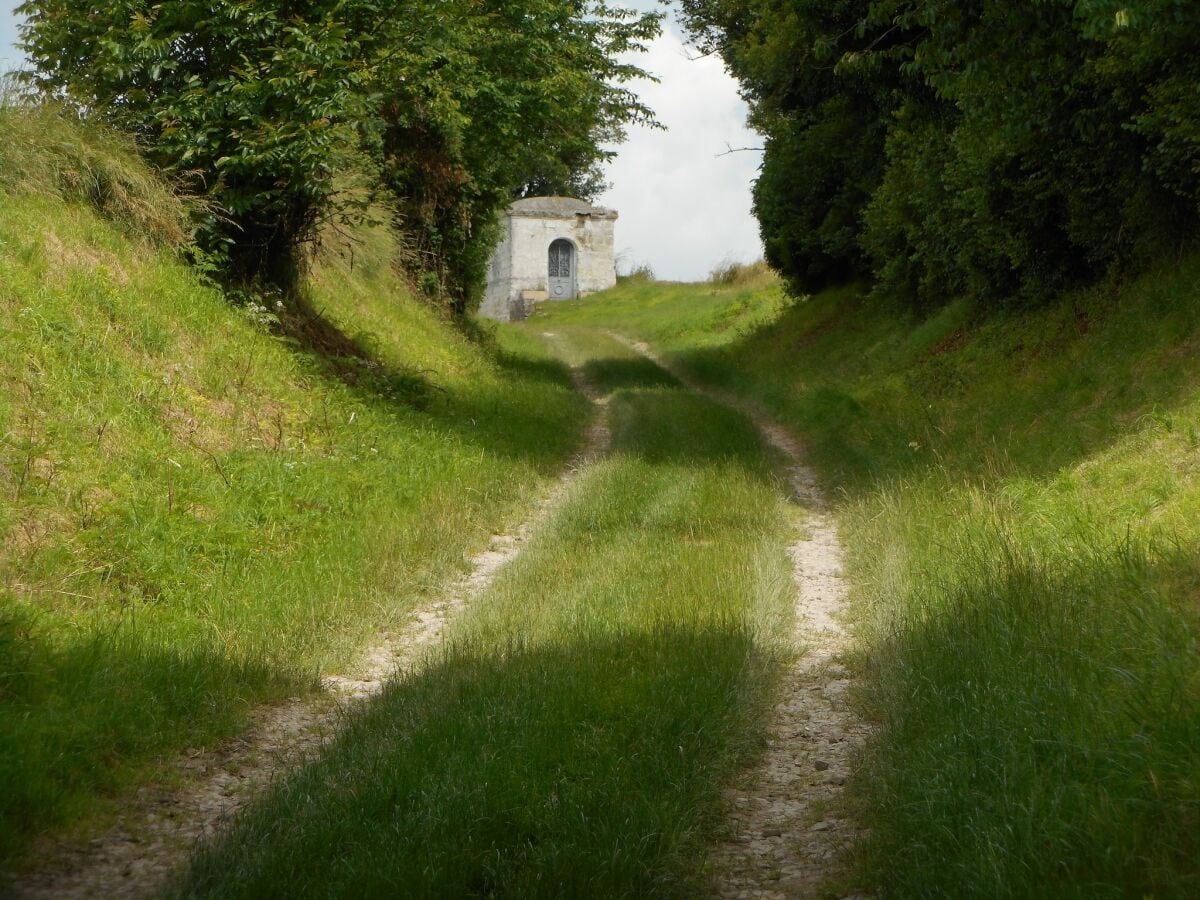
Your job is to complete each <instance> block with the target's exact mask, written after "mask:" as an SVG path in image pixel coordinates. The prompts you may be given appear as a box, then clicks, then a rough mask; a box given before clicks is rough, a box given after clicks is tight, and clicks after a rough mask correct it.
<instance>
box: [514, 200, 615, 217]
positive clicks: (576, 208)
mask: <svg viewBox="0 0 1200 900" xmlns="http://www.w3.org/2000/svg"><path fill="white" fill-rule="evenodd" d="M508 212H509V214H510V215H514V216H529V217H532V218H539V219H569V218H571V217H573V216H595V217H596V218H613V219H615V218H616V217H617V214H616V212H615V211H614V210H611V209H605V208H604V207H602V206H593V205H592V204H590V203H588V202H587V201H586V200H576V199H575V198H574V197H525V198H524V199H522V200H517V201H516V202H514V203H513V204H512V206H510V207H509V208H508Z"/></svg>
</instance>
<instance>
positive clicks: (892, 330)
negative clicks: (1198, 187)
mask: <svg viewBox="0 0 1200 900" xmlns="http://www.w3.org/2000/svg"><path fill="white" fill-rule="evenodd" d="M1198 283H1200V258H1195V257H1193V258H1191V259H1187V260H1184V261H1183V262H1182V263H1181V264H1180V265H1179V266H1176V267H1171V268H1169V269H1164V270H1163V271H1159V272H1155V273H1151V274H1149V275H1147V276H1145V277H1143V278H1141V279H1140V280H1138V281H1135V282H1133V283H1130V284H1127V285H1124V286H1122V287H1120V288H1119V289H1116V288H1107V289H1106V288H1097V289H1094V290H1091V291H1087V292H1084V293H1080V294H1076V295H1072V296H1069V297H1066V298H1063V300H1062V302H1060V303H1059V304H1057V305H1055V306H1053V307H1051V308H1048V309H1044V310H1040V311H1036V312H1030V313H1026V314H1022V315H1013V316H1009V317H1001V318H994V319H988V320H985V321H979V320H977V319H975V318H974V317H972V315H971V313H970V310H968V309H967V308H965V307H963V306H961V305H951V306H950V307H948V308H946V309H945V310H943V311H942V312H940V313H939V314H938V315H936V316H935V317H933V318H932V319H929V320H925V321H914V320H911V319H910V318H909V317H907V316H904V315H902V314H899V313H896V312H894V311H892V310H889V309H886V308H884V307H882V306H879V305H871V304H869V303H867V302H866V301H865V300H863V298H862V297H861V296H860V295H859V294H858V293H857V292H856V291H855V290H853V289H844V290H841V291H834V292H830V293H827V294H825V295H821V296H817V297H814V298H811V299H809V300H805V301H801V302H797V303H794V304H792V305H790V306H786V307H785V306H783V305H781V301H780V295H779V292H778V288H777V287H774V286H771V285H769V284H760V285H757V286H754V285H750V286H744V287H740V288H739V287H719V288H718V287H711V286H705V285H690V286H687V285H654V284H645V283H643V284H636V283H628V284H625V285H623V286H620V287H618V288H617V289H616V290H614V291H612V292H610V293H608V294H606V295H604V296H601V297H597V298H594V299H591V300H588V301H584V302H581V303H576V304H570V305H563V306H560V307H555V308H553V309H552V310H551V311H549V312H548V314H547V316H546V317H543V318H539V319H537V320H535V323H534V324H535V325H536V326H537V327H561V325H562V323H586V324H590V325H593V326H595V325H602V326H606V327H613V328H616V329H618V330H621V331H624V332H626V333H629V334H631V335H637V336H640V337H642V338H645V339H648V340H650V341H651V342H653V343H655V344H657V345H658V346H659V347H660V348H661V349H664V350H666V351H667V352H669V353H671V354H672V355H673V357H674V358H675V360H676V361H677V362H678V363H679V364H680V365H682V366H685V367H686V368H687V369H688V370H689V371H691V372H693V373H694V374H695V375H697V376H698V377H701V378H704V379H707V380H708V381H710V382H712V383H715V384H720V385H723V386H725V387H728V388H731V389H733V390H735V391H737V392H739V393H742V394H744V395H745V396H748V397H752V398H754V399H756V400H757V401H758V402H761V403H762V405H763V406H765V407H767V408H769V409H770V410H772V411H773V412H775V413H776V414H777V415H779V416H780V417H781V418H782V419H784V420H785V421H787V422H788V423H790V424H791V425H792V426H794V427H795V428H796V429H797V430H798V431H799V432H800V433H802V434H804V435H805V436H806V437H807V440H808V445H809V448H810V452H811V455H812V458H813V461H814V462H815V463H816V464H818V465H819V466H820V468H821V469H822V470H823V471H824V473H825V474H826V476H827V478H828V480H829V481H830V482H831V483H832V484H833V485H834V486H836V487H837V488H838V489H839V490H840V494H841V497H842V500H841V503H840V514H841V515H840V517H841V521H842V524H843V534H844V537H845V539H846V541H847V543H848V545H849V552H850V559H851V574H852V576H853V580H854V584H855V593H854V605H855V610H856V615H857V618H858V621H859V624H860V634H861V636H862V638H863V647H864V649H863V654H862V658H861V660H860V665H861V667H862V671H863V673H864V674H865V675H866V678H865V684H866V687H865V689H864V696H863V698H862V699H863V703H864V707H865V709H866V710H867V711H868V714H869V715H871V716H872V717H874V718H875V719H877V720H878V721H879V722H880V724H881V726H882V728H881V731H880V733H879V736H878V739H877V740H876V741H875V742H874V743H873V745H872V747H871V749H870V752H869V753H868V754H867V756H866V758H865V759H864V765H863V768H862V771H861V772H860V774H859V777H858V778H857V780H856V791H857V795H858V796H859V798H860V799H861V801H862V803H863V813H862V814H863V816H864V820H865V822H866V824H868V825H870V826H871V828H872V831H871V839H870V841H869V842H868V844H867V846H866V847H865V848H863V853H862V855H861V860H860V861H861V865H862V872H863V874H864V877H866V878H869V879H872V880H874V882H875V883H878V884H887V885H888V886H889V891H890V893H894V894H895V895H898V896H915V895H943V896H972V895H973V896H983V897H998V896H1030V895H1034V896H1044V895H1045V896H1051V895H1052V896H1063V895H1073V894H1074V895H1082V896H1129V895H1136V894H1151V893H1156V894H1162V895H1166V896H1172V895H1173V896H1191V895H1194V894H1195V893H1196V892H1197V891H1198V890H1200V837H1198V836H1200V654H1198V646H1197V635H1198V631H1197V625H1198V612H1200V610H1198V608H1197V598H1198V597H1200V562H1198V560H1200V556H1198V554H1197V550H1198V549H1200V547H1198V543H1200V391H1198V388H1200V368H1198V367H1197V364H1196V352H1197V349H1198V348H1200V303H1198V302H1197V300H1198V299H1200V298H1198V297H1197V287H1196V285H1197V284H1198Z"/></svg>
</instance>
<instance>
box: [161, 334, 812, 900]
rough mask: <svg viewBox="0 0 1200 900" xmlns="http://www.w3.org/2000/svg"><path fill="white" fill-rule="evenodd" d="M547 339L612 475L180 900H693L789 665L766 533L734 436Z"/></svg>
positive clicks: (587, 484)
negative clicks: (599, 397) (784, 664)
mask: <svg viewBox="0 0 1200 900" xmlns="http://www.w3.org/2000/svg"><path fill="white" fill-rule="evenodd" d="M533 334H536V332H533ZM560 337H562V336H561V335H560ZM565 339H566V340H567V341H569V346H568V347H567V348H566V352H567V354H568V355H569V356H571V357H573V358H575V359H579V360H585V359H591V360H592V363H591V365H590V371H589V375H590V377H591V380H592V381H593V382H594V383H595V384H597V385H598V386H600V387H601V389H603V390H606V391H611V392H612V397H611V402H610V406H611V412H612V429H613V454H612V456H611V458H610V459H608V460H606V461H604V462H602V463H599V464H597V465H596V466H595V468H594V469H593V470H591V471H590V472H588V473H587V474H585V475H584V476H583V477H582V479H581V480H580V481H579V482H577V483H576V484H575V485H574V487H573V488H572V490H571V492H570V495H569V496H568V498H567V499H566V501H565V502H564V504H563V506H562V507H561V508H560V509H559V510H558V511H557V512H556V514H555V515H554V516H553V518H552V520H551V521H550V522H549V524H548V525H547V526H546V528H545V530H544V531H543V532H542V533H540V534H539V535H538V536H537V537H536V538H535V540H534V541H533V542H532V544H531V545H530V546H529V547H528V549H527V550H526V551H525V552H524V553H523V554H522V555H521V556H520V557H518V558H517V559H516V560H515V561H514V563H512V564H511V565H510V566H509V567H508V568H506V569H505V570H503V572H502V573H501V575H500V577H499V578H498V580H497V581H496V583H495V584H494V585H493V586H492V588H491V589H490V590H489V591H488V592H487V593H486V594H485V595H484V596H483V597H482V598H480V600H478V601H477V602H476V605H475V606H473V607H472V609H471V610H470V611H469V612H468V613H467V614H466V616H465V618H464V619H463V620H461V621H460V622H459V623H457V625H456V626H455V628H454V630H453V631H452V632H451V636H450V638H449V641H448V644H447V647H446V648H445V650H444V652H438V653H436V654H434V655H433V656H432V657H431V659H430V661H429V664H428V666H427V667H425V668H423V669H422V670H421V671H419V672H418V673H416V674H414V675H413V676H412V677H410V678H408V679H405V680H403V681H400V682H397V683H395V684H393V685H391V686H390V687H389V689H388V690H387V691H386V692H385V693H384V695H383V696H382V697H381V698H380V699H379V701H378V702H376V703H373V704H372V706H371V708H370V709H369V710H368V711H366V712H365V713H364V714H363V715H361V716H358V717H356V718H355V719H354V720H353V721H352V722H351V723H350V725H349V727H348V728H347V729H346V730H345V731H344V732H343V733H342V735H341V736H340V737H339V739H338V740H337V742H336V743H335V745H334V746H333V747H332V748H331V749H330V750H329V751H328V752H327V753H325V754H323V756H322V758H321V759H320V760H319V761H317V762H315V763H314V764H313V765H311V766H310V767H309V768H307V769H306V770H304V771H302V772H300V773H298V774H297V775H295V776H293V777H291V778H289V779H287V780H286V781H285V782H284V783H283V784H281V785H280V786H279V787H278V789H277V790H275V791H274V792H273V794H272V795H271V796H270V797H269V798H268V799H267V800H266V801H265V802H263V803H262V804H260V805H258V806H257V807H256V808H255V809H253V810H252V811H251V812H250V813H249V814H248V815H246V816H245V817H243V819H242V820H241V821H240V822H239V823H237V826H236V827H235V828H233V829H232V830H231V831H230V832H228V833H227V834H225V835H224V836H223V837H221V839H220V840H218V841H217V842H216V843H215V844H214V845H213V846H211V847H210V848H209V849H207V850H206V851H205V852H204V853H202V854H201V855H200V856H199V857H198V858H197V860H196V861H195V863H194V867H193V870H192V872H191V875H190V878H189V879H188V881H187V883H186V885H185V886H184V887H182V888H181V893H182V894H183V895H186V896H222V897H225V896H234V897H237V896H245V897H249V896H261V895H262V894H264V893H271V892H272V891H273V890H275V889H277V886H279V885H282V884H286V885H287V892H288V894H289V895H290V896H375V895H383V894H391V893H396V892H400V893H403V894H404V895H406V896H414V897H424V896H429V897H460V896H478V895H482V896H513V897H564V896H588V897H595V896H625V897H631V896H639V897H640V896H655V895H669V896H694V895H695V892H696V891H698V890H701V889H703V888H704V886H705V880H704V875H705V873H704V870H703V853H704V849H705V842H706V840H707V839H708V838H709V837H710V836H711V835H712V833H713V832H714V830H715V829H717V828H718V827H719V826H720V814H721V811H722V803H721V791H722V788H723V786H724V785H725V784H727V783H728V781H729V779H730V777H731V774H732V773H733V772H734V771H736V769H737V768H738V766H739V765H740V764H743V763H744V762H745V760H746V759H747V757H748V756H749V755H750V754H751V753H753V751H754V742H755V736H756V734H757V733H758V729H759V727H760V719H761V716H762V715H763V712H764V709H763V706H764V702H765V699H766V698H767V697H769V696H770V693H771V692H770V685H771V682H772V679H773V677H774V674H775V671H776V667H777V665H778V663H779V662H780V660H781V659H782V655H783V654H784V653H785V652H786V649H787V648H786V647H785V646H784V642H783V637H782V636H783V635H786V634H787V633H788V621H787V620H788V616H789V614H790V602H789V598H790V587H791V585H790V579H789V569H788V564H787V556H786V553H785V547H786V540H787V532H788V527H787V520H786V517H785V516H784V511H783V509H782V508H781V507H782V502H781V499H780V494H779V492H778V487H777V484H776V480H775V476H774V475H773V472H772V467H771V459H770V457H769V455H768V454H769V451H767V450H766V449H765V448H764V447H763V446H762V444H761V443H760V441H759V437H758V435H757V433H756V431H755V429H754V428H753V426H752V425H751V424H750V423H749V422H747V421H746V420H745V419H743V418H741V417H740V416H738V415H736V414H734V413H732V412H730V411H728V410H725V409H722V408H720V407H717V406H714V405H713V404H711V403H710V402H708V401H706V400H703V399H700V398H697V397H695V396H694V395H690V394H689V393H688V392H686V391H684V390H682V389H681V388H680V387H679V385H678V384H676V383H675V382H674V381H673V380H672V379H671V378H670V377H669V376H667V375H666V374H665V373H664V372H662V371H661V370H660V369H658V368H657V367H655V366H653V365H652V364H650V363H647V362H645V361H644V360H641V359H640V358H637V357H635V356H632V355H631V354H630V353H629V351H627V350H626V349H625V348H624V347H622V346H620V345H618V344H615V343H614V342H612V341H609V340H606V339H603V338H599V337H597V336H595V335H589V334H587V333H586V332H583V331H570V330H568V331H566V333H565Z"/></svg>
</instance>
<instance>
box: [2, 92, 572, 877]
mask: <svg viewBox="0 0 1200 900" xmlns="http://www.w3.org/2000/svg"><path fill="white" fill-rule="evenodd" d="M179 211H180V207H179V205H178V203H177V202H176V201H175V200H174V199H172V198H171V197H170V195H169V192H167V190H166V188H164V187H163V186H162V185H159V184H158V183H157V182H154V181H153V179H152V178H150V176H149V175H148V174H147V173H146V172H145V170H144V169H142V168H141V167H140V166H139V165H138V164H137V163H136V160H134V159H133V157H132V156H131V155H130V154H129V153H128V152H127V149H126V148H123V147H121V146H120V145H119V142H117V141H116V139H115V138H111V137H109V136H104V135H98V134H97V133H95V132H93V131H92V130H90V129H89V128H87V127H84V126H82V125H80V124H79V123H73V122H70V121H69V120H66V119H63V118H62V117H60V116H58V115H57V114H54V113H51V112H47V111H45V110H37V109H28V108H21V107H17V108H13V107H11V106H9V107H6V108H4V109H3V110H0V346H2V347H3V353H0V858H3V859H5V860H7V861H8V863H9V864H10V865H11V864H14V863H15V862H16V861H17V860H18V858H19V856H20V854H21V853H22V852H24V850H25V848H27V847H28V844H29V841H30V839H31V838H33V837H36V836H38V835H39V834H41V833H43V832H45V831H46V830H47V829H56V828H57V829H64V828H68V829H70V830H72V831H73V833H74V834H75V835H76V836H83V837H86V836H87V834H88V833H90V832H91V831H92V830H94V828H96V827H98V826H99V825H100V824H102V817H103V815H104V814H105V812H106V811H111V810H113V809H115V803H116V801H119V799H120V798H121V797H122V796H124V795H125V793H126V792H128V791H129V790H131V789H132V788H131V785H133V784H136V783H137V782H138V781H139V780H143V779H146V778H149V777H153V775H154V766H155V765H157V763H158V762H159V761H161V760H164V759H170V758H171V757H172V755H173V754H175V753H176V752H178V751H180V750H183V749H187V748H192V747H203V746H211V745H213V743H214V742H216V741H218V740H219V739H221V738H222V737H223V736H227V735H230V734H232V733H233V732H235V731H236V730H237V729H238V728H239V727H241V726H242V725H243V724H245V721H246V714H247V711H248V709H249V708H250V707H251V706H252V705H253V704H258V703H266V702H271V701H275V700H279V699H281V698H285V697H288V696H293V695H295V694H298V693H304V692H306V691H310V690H315V689H316V684H317V677H318V676H319V675H321V674H325V673H333V672H339V671H345V670H346V668H347V667H351V666H353V665H354V663H355V660H356V658H357V655H358V652H359V651H360V650H361V649H362V648H363V647H364V645H365V644H367V643H368V642H373V641H377V640H378V639H379V635H380V633H381V632H386V631H387V630H388V629H390V628H395V627H397V626H399V625H400V624H401V623H403V622H405V621H406V615H407V611H408V610H409V609H411V607H412V606H413V605H414V604H415V603H417V602H419V601H420V600H421V599H422V598H423V597H426V596H428V595H429V594H430V593H431V592H436V591H438V590H439V589H440V588H441V586H442V585H443V584H444V583H445V582H446V581H447V580H448V579H450V578H452V577H454V576H456V575H457V574H458V573H460V572H461V571H463V569H464V568H465V565H466V562H465V561H466V560H467V559H468V558H469V557H470V555H471V554H472V553H473V552H474V551H475V550H477V549H479V548H481V547H482V546H483V545H484V544H485V543H486V541H487V538H488V536H489V535H490V534H491V533H492V532H493V531H494V530H495V529H497V528H502V527H505V525H506V523H509V522H511V521H512V520H513V519H514V518H515V517H517V516H519V515H521V514H522V512H523V510H524V509H525V508H526V506H527V504H529V503H530V502H531V501H532V499H533V498H534V497H535V496H537V494H538V492H539V491H540V489H541V486H542V485H543V484H544V483H545V482H546V480H547V479H549V478H551V477H553V474H554V473H555V472H557V470H558V469H559V468H560V467H561V466H562V465H563V464H564V462H565V461H566V459H567V458H568V457H569V456H570V454H571V453H572V452H573V450H574V448H575V446H576V445H577V443H578V441H579V439H580V429H581V427H582V424H583V422H584V418H585V416H586V404H585V403H584V402H583V401H582V400H581V399H580V398H579V397H578V396H577V395H576V394H575V393H574V391H573V390H572V389H571V387H570V384H569V381H568V379H567V377H566V373H565V371H564V370H563V369H562V367H561V366H558V365H556V364H554V363H552V362H550V361H548V360H547V359H546V358H545V357H544V355H540V351H538V350H537V349H536V347H535V346H534V344H533V342H532V341H528V340H524V339H523V338H521V337H520V336H517V337H515V338H514V339H513V340H512V341H506V342H504V346H503V348H501V349H502V350H503V352H501V351H500V350H497V351H496V352H495V353H489V352H485V351H483V350H482V349H481V348H480V346H479V345H477V344H474V343H472V342H470V341H468V340H467V339H465V338H464V337H463V336H461V335H460V334H458V333H456V332H455V331H454V330H453V329H451V328H449V327H448V326H447V324H446V323H445V322H444V321H442V319H441V318H440V317H439V316H438V315H436V314H435V313H433V312H432V311H430V310H429V309H428V308H426V307H424V306H423V305H422V304H421V303H419V302H418V301H416V300H415V299H414V298H413V297H412V296H410V295H409V294H408V292H407V291H406V289H405V288H404V286H403V284H402V283H401V282H399V281H398V280H397V279H395V278H394V277H392V275H391V274H390V269H389V266H388V263H387V261H386V260H384V261H380V260H378V259H375V258H374V257H373V255H372V254H374V253H375V252H377V251H379V252H385V251H386V250H387V245H386V242H384V243H380V240H381V239H380V237H379V235H374V236H373V237H372V236H367V237H366V238H364V241H363V242H362V243H361V244H360V245H359V246H360V247H361V248H362V252H361V253H360V254H359V255H358V257H357V259H356V261H355V265H354V266H353V267H351V266H350V265H349V263H348V262H347V261H346V260H345V259H344V258H342V257H341V256H338V255H337V254H333V255H330V256H327V257H326V258H324V259H322V260H320V261H318V262H317V264H316V268H315V269H314V273H313V277H312V282H311V284H310V285H309V287H308V291H309V300H310V303H311V304H312V305H314V306H316V307H319V308H320V309H321V311H322V312H323V313H324V320H323V321H324V325H323V326H322V327H323V328H325V329H326V330H327V331H329V332H330V333H336V334H339V335H341V338H340V340H341V341H342V342H343V343H344V344H345V345H346V346H355V347H356V349H355V356H354V358H353V359H352V360H350V361H337V360H335V361H333V362H331V360H330V359H329V358H328V356H327V355H326V356H323V355H322V354H321V353H320V352H318V350H319V348H317V349H312V347H313V346H314V345H307V344H304V343H302V342H300V341H299V340H297V339H295V338H291V337H283V336H279V335H278V334H276V333H275V332H273V331H272V330H271V328H270V319H271V317H272V315H273V308H272V307H271V306H270V303H269V301H266V302H264V303H262V304H260V305H259V308H253V307H246V308H238V307H234V306H232V305H231V304H230V303H228V302H227V298H225V297H223V296H222V295H221V294H220V293H218V292H217V291H215V290H213V289H211V288H209V287H206V286H205V285H204V284H202V283H201V282H200V281H199V280H198V279H197V278H196V277H195V276H194V275H193V274H192V273H190V272H189V271H188V270H187V269H186V268H185V267H184V266H182V265H181V264H179V263H178V262H177V261H176V260H175V259H174V254H173V253H171V252H170V249H171V246H172V243H171V242H172V241H174V240H175V238H176V236H177V233H178V232H177V230H172V229H173V228H174V229H177V228H178V227H181V226H178V221H179V220H180V219H179ZM171 222H175V223H176V225H175V226H170V227H168V223H171ZM164 240H165V241H166V243H165V244H164V243H163V241H164ZM372 242H374V243H372ZM368 334H370V337H368ZM355 342H357V344H356V343H355ZM98 816H99V817H100V818H99V819H98V818H97V817H98Z"/></svg>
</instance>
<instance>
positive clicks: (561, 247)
mask: <svg viewBox="0 0 1200 900" xmlns="http://www.w3.org/2000/svg"><path fill="white" fill-rule="evenodd" d="M549 289H550V297H551V299H553V300H570V299H571V298H572V297H574V296H575V248H574V247H573V246H571V242H570V241H567V240H563V239H562V238H559V239H558V240H557V241H555V242H554V243H553V244H551V245H550V284H549Z"/></svg>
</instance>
